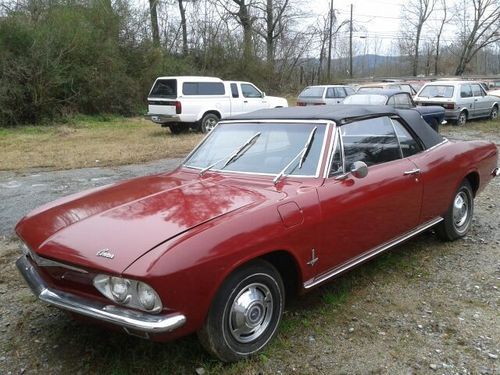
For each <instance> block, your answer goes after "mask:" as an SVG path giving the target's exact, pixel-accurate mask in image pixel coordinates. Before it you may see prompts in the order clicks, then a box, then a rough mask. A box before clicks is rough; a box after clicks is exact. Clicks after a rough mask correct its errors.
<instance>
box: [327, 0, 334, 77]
mask: <svg viewBox="0 0 500 375" xmlns="http://www.w3.org/2000/svg"><path fill="white" fill-rule="evenodd" d="M332 33H333V0H330V30H329V32H328V69H327V73H326V76H327V80H328V82H327V83H330V69H331V66H332Z"/></svg>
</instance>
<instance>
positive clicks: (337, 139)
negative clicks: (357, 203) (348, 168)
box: [323, 123, 345, 178]
mask: <svg viewBox="0 0 500 375" xmlns="http://www.w3.org/2000/svg"><path fill="white" fill-rule="evenodd" d="M332 133H333V135H332V142H333V145H332V146H331V150H330V153H329V155H328V161H327V163H328V164H327V165H326V167H325V173H324V176H323V177H324V178H337V177H339V176H338V175H336V176H330V166H331V165H332V160H333V155H334V151H335V149H336V148H337V144H339V146H340V157H341V158H342V173H345V158H344V145H343V142H342V136H341V134H340V128H339V127H338V126H336V125H335V123H334V128H333V130H332Z"/></svg>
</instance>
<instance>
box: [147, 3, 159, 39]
mask: <svg viewBox="0 0 500 375" xmlns="http://www.w3.org/2000/svg"><path fill="white" fill-rule="evenodd" d="M158 1H159V0H149V14H150V17H151V29H152V31H153V44H154V45H155V46H156V47H159V46H160V28H159V27H158Z"/></svg>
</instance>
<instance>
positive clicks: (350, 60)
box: [349, 4, 352, 78]
mask: <svg viewBox="0 0 500 375" xmlns="http://www.w3.org/2000/svg"><path fill="white" fill-rule="evenodd" d="M349 77H350V78H352V4H351V22H350V23H349Z"/></svg>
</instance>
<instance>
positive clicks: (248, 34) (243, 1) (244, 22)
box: [216, 0, 255, 63]
mask: <svg viewBox="0 0 500 375" xmlns="http://www.w3.org/2000/svg"><path fill="white" fill-rule="evenodd" d="M216 3H217V4H219V5H221V6H222V7H223V8H224V9H225V10H226V12H228V13H229V14H231V15H232V16H233V17H234V18H235V19H236V21H237V22H238V23H239V24H240V25H241V27H242V29H243V62H244V63H247V62H249V61H250V60H252V54H253V40H252V37H253V24H254V22H255V17H253V16H252V14H251V5H252V0H231V1H228V0H217V2H216ZM231 3H233V4H234V5H236V10H234V9H232V8H231V5H230V4H231Z"/></svg>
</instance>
